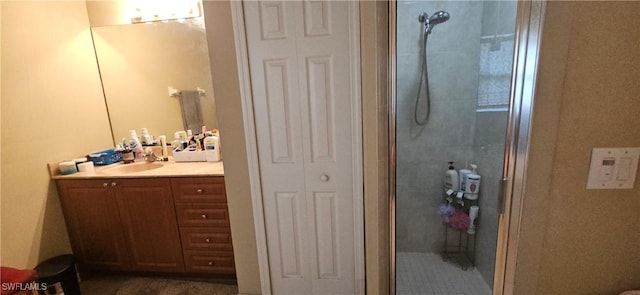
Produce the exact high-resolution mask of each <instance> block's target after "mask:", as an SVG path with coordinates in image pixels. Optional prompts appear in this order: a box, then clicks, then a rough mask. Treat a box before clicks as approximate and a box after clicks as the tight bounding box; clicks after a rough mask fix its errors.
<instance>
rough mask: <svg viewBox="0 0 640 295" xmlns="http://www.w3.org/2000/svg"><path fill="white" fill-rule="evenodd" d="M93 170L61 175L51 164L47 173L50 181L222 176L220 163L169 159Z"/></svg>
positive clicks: (116, 164)
mask: <svg viewBox="0 0 640 295" xmlns="http://www.w3.org/2000/svg"><path fill="white" fill-rule="evenodd" d="M94 168H95V172H76V173H73V174H68V175H61V174H60V170H59V169H58V163H51V164H49V173H50V175H51V178H52V179H94V178H95V179H98V178H147V177H194V176H195V177H197V176H224V166H223V164H222V161H220V162H175V161H173V158H171V157H169V161H167V162H154V163H147V162H145V161H137V162H135V163H131V164H123V163H122V162H120V163H115V164H111V165H105V166H95V167H94ZM149 168H151V169H149Z"/></svg>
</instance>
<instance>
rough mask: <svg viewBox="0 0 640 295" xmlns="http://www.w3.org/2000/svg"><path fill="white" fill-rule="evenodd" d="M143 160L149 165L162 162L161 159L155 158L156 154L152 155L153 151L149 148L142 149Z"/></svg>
mask: <svg viewBox="0 0 640 295" xmlns="http://www.w3.org/2000/svg"><path fill="white" fill-rule="evenodd" d="M144 160H145V161H147V162H149V163H153V162H156V161H162V158H161V157H158V156H156V154H154V153H153V150H152V149H151V148H146V149H144Z"/></svg>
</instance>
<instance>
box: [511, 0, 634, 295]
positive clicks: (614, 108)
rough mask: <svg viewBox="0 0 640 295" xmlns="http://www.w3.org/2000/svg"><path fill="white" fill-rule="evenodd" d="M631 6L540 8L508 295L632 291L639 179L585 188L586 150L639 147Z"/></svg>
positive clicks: (553, 4)
mask: <svg viewBox="0 0 640 295" xmlns="http://www.w3.org/2000/svg"><path fill="white" fill-rule="evenodd" d="M639 13H640V2H550V3H549V5H548V7H547V15H546V17H545V28H544V30H545V31H544V37H543V47H542V52H541V63H540V73H539V84H538V88H537V89H538V90H537V91H538V93H537V95H536V102H535V111H534V122H533V133H532V141H531V155H530V160H529V163H530V166H529V169H528V180H527V188H526V193H525V199H524V213H523V223H522V232H521V241H520V247H519V249H518V250H519V256H518V257H519V258H518V266H517V269H516V286H515V287H516V289H515V293H516V294H618V293H619V292H621V291H622V290H625V289H631V288H635V289H638V288H640V281H638V278H640V264H639V263H638V262H639V261H640V251H638V249H640V214H638V212H639V211H640V197H639V196H640V180H639V179H638V178H640V177H638V178H637V179H636V184H635V188H634V189H629V190H586V189H585V187H586V180H587V175H588V169H589V162H590V155H591V149H592V148H593V147H629V146H636V147H638V146H640V120H639V119H640V115H639V114H640V103H638V99H639V98H640V84H639V83H638V81H640V67H638V65H639V64H640V55H639V54H638V53H639V52H640V30H638V27H640V18H638V15H639ZM603 16H610V17H603Z"/></svg>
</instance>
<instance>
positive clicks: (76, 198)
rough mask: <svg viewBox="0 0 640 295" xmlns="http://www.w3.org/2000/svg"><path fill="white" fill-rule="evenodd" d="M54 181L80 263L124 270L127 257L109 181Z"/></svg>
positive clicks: (84, 265) (99, 267)
mask: <svg viewBox="0 0 640 295" xmlns="http://www.w3.org/2000/svg"><path fill="white" fill-rule="evenodd" d="M57 185H58V191H59V194H60V201H61V204H62V210H63V212H64V215H65V220H66V223H67V229H68V231H69V237H70V238H71V245H72V247H73V252H74V254H75V256H76V258H77V259H78V262H79V265H80V266H81V267H86V268H91V269H100V270H126V269H127V268H128V265H129V259H128V257H127V249H126V246H125V245H126V243H125V239H124V235H123V234H122V226H121V224H120V217H119V215H118V207H117V205H116V200H115V197H114V194H113V190H112V189H111V188H110V187H111V182H109V181H106V180H58V181H57Z"/></svg>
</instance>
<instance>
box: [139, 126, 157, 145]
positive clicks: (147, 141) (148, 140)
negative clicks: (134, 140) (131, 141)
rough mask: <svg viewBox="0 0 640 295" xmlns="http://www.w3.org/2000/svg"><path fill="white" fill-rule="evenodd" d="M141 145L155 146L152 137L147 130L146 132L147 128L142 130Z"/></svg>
mask: <svg viewBox="0 0 640 295" xmlns="http://www.w3.org/2000/svg"><path fill="white" fill-rule="evenodd" d="M142 144H143V145H154V144H155V140H153V136H151V135H150V134H149V130H147V128H142Z"/></svg>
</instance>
